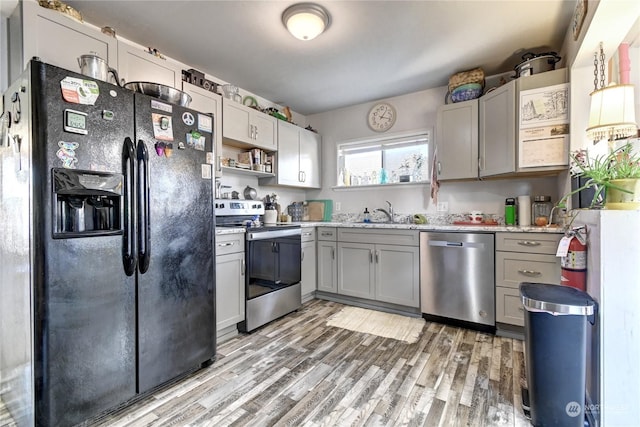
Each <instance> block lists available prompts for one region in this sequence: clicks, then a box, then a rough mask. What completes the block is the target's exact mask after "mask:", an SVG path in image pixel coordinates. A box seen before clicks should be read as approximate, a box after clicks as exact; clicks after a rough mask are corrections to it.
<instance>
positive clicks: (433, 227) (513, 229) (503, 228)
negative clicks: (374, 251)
mask: <svg viewBox="0 0 640 427" xmlns="http://www.w3.org/2000/svg"><path fill="white" fill-rule="evenodd" d="M294 224H300V225H301V226H302V227H346V228H364V229H371V228H386V229H396V230H418V231H464V232H474V231H483V232H494V233H495V232H509V233H564V229H562V228H561V227H557V226H552V227H535V226H528V227H520V226H513V225H454V224H449V225H438V224H420V225H419V224H397V223H395V224H390V223H384V222H369V223H364V222H299V223H294Z"/></svg>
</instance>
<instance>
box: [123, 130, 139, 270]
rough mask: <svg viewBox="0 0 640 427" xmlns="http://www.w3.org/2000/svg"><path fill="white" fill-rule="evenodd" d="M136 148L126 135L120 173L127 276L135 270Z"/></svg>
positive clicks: (124, 255)
mask: <svg viewBox="0 0 640 427" xmlns="http://www.w3.org/2000/svg"><path fill="white" fill-rule="evenodd" d="M135 157H136V150H135V147H134V145H133V141H132V140H131V138H129V137H127V138H125V140H124V144H123V146H122V174H123V175H124V222H123V224H124V234H123V236H122V240H123V241H122V264H123V266H124V272H125V274H126V275H127V276H133V273H135V271H136V263H137V254H138V251H137V248H136V239H135V229H134V221H135V218H136V203H135V200H136V184H135V176H136V164H135Z"/></svg>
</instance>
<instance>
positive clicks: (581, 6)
mask: <svg viewBox="0 0 640 427" xmlns="http://www.w3.org/2000/svg"><path fill="white" fill-rule="evenodd" d="M586 15H587V0H578V2H577V3H576V9H575V11H574V12H573V19H572V21H571V28H572V30H573V40H574V41H576V40H578V36H579V35H580V30H582V24H583V23H584V18H585V16H586Z"/></svg>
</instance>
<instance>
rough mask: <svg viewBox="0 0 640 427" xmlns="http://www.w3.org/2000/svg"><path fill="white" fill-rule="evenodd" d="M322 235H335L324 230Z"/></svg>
mask: <svg viewBox="0 0 640 427" xmlns="http://www.w3.org/2000/svg"><path fill="white" fill-rule="evenodd" d="M320 235H321V236H328V237H331V236H333V233H332V232H330V231H323V232H322V233H320Z"/></svg>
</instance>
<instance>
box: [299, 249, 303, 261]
mask: <svg viewBox="0 0 640 427" xmlns="http://www.w3.org/2000/svg"><path fill="white" fill-rule="evenodd" d="M300 261H304V251H300Z"/></svg>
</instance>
